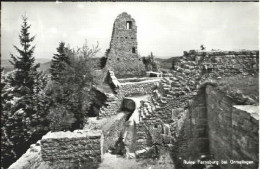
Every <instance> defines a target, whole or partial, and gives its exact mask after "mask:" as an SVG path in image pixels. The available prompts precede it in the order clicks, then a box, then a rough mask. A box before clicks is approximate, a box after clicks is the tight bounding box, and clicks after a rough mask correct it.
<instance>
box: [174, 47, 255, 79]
mask: <svg viewBox="0 0 260 169" xmlns="http://www.w3.org/2000/svg"><path fill="white" fill-rule="evenodd" d="M182 59H184V60H188V61H194V62H195V63H196V65H197V66H199V69H200V70H201V71H202V73H208V74H210V75H211V76H214V77H224V76H233V75H237V74H243V75H255V74H258V70H259V68H258V67H259V51H250V50H240V51H195V50H190V51H189V52H186V51H185V52H184V56H183V58H182ZM182 59H181V60H182ZM181 64H182V63H181V62H179V63H178V64H177V65H178V66H180V65H181Z"/></svg>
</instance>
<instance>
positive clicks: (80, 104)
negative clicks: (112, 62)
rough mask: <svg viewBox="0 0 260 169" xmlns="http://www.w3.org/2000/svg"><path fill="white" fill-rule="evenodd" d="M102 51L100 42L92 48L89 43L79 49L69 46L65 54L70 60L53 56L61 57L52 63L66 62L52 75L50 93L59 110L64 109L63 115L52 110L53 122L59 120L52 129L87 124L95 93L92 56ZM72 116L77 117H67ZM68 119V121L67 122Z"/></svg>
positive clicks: (70, 128) (72, 128) (77, 127)
mask: <svg viewBox="0 0 260 169" xmlns="http://www.w3.org/2000/svg"><path fill="white" fill-rule="evenodd" d="M98 51H99V48H98V44H97V46H93V47H92V48H89V47H88V45H87V43H85V44H84V45H83V46H82V47H81V48H78V49H76V50H74V49H69V48H66V52H64V55H65V57H67V58H68V62H64V61H63V60H59V61H57V60H56V59H53V60H52V61H57V62H55V63H52V65H55V64H56V65H59V62H62V63H63V64H64V66H63V67H62V68H61V69H59V71H58V69H56V70H57V73H56V74H59V76H57V78H53V79H52V82H51V85H50V87H49V91H48V95H49V96H50V97H51V99H52V107H53V108H54V107H55V109H54V110H58V111H57V113H63V115H55V114H54V113H50V116H49V117H48V118H49V119H50V122H51V123H52V124H53V122H54V121H53V120H52V119H55V118H56V119H57V120H58V121H55V123H56V124H57V125H55V126H54V125H52V127H51V128H52V130H55V131H56V130H74V129H79V128H82V127H83V122H84V118H85V117H86V114H87V110H88V108H89V107H90V103H91V100H92V96H93V95H92V94H91V92H90V88H91V86H92V83H93V77H92V70H93V66H95V65H94V64H93V60H92V59H91V58H93V57H94V56H95V55H96V53H97V52H98ZM55 56H56V55H55ZM61 111H63V112H61ZM72 115H73V116H72ZM54 116H55V117H54ZM68 117H71V118H75V121H73V120H71V121H66V119H67V118H68ZM65 122H66V124H64V123H65ZM69 123H70V124H71V125H69Z"/></svg>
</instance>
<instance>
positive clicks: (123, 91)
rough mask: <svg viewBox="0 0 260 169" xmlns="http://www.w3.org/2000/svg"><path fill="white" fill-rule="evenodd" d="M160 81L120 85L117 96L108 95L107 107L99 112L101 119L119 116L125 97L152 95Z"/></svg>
mask: <svg viewBox="0 0 260 169" xmlns="http://www.w3.org/2000/svg"><path fill="white" fill-rule="evenodd" d="M159 81H160V79H159V78H156V79H153V80H146V81H141V82H126V83H119V82H118V88H117V90H116V91H117V93H115V94H107V97H108V99H107V101H106V103H105V104H106V106H103V107H101V109H100V111H99V118H103V117H110V116H112V115H115V114H117V113H118V112H119V111H120V109H121V106H122V101H123V99H124V97H126V96H130V95H135V94H139V95H144V94H151V93H152V91H153V90H154V89H155V88H156V86H157V85H158V82H159Z"/></svg>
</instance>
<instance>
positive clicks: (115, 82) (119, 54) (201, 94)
mask: <svg viewBox="0 0 260 169" xmlns="http://www.w3.org/2000/svg"><path fill="white" fill-rule="evenodd" d="M136 31H137V27H136V24H135V21H134V19H133V18H131V16H130V15H128V14H127V13H125V12H124V13H122V14H120V15H119V16H118V17H117V19H116V20H115V23H114V28H113V33H112V39H111V43H110V49H109V51H108V58H107V62H106V66H105V69H104V70H103V71H104V72H105V71H108V72H105V73H107V76H108V80H107V81H108V82H107V83H108V84H109V85H107V86H105V87H106V88H111V90H102V87H104V86H99V87H100V88H98V87H97V86H94V87H93V88H95V90H96V91H97V93H98V94H99V95H97V97H96V104H97V105H98V106H97V107H98V108H97V109H96V110H97V112H98V113H97V117H94V118H89V119H88V121H87V122H86V125H85V127H84V129H83V131H77V132H79V133H76V134H75V135H76V136H77V137H76V136H73V134H71V133H69V136H67V137H65V138H58V137H57V136H56V135H57V134H59V133H52V134H48V137H47V138H46V136H45V137H43V139H42V140H41V143H39V144H38V146H36V147H37V148H35V146H31V148H30V149H29V150H33V151H35V152H37V154H36V153H35V154H36V155H35V159H32V160H30V163H29V162H28V163H27V164H24V166H26V165H28V166H31V167H30V168H33V169H39V168H40V167H37V166H39V165H43V164H44V165H46V166H53V164H52V163H53V161H54V162H55V161H60V160H63V161H62V163H64V164H63V165H64V166H62V168H66V166H67V168H72V167H71V166H69V164H70V165H72V164H73V163H75V161H76V162H77V163H76V164H80V163H83V164H84V163H86V165H89V164H92V163H93V165H94V166H96V165H98V164H97V163H100V161H101V164H102V161H104V160H106V159H105V158H103V157H104V156H103V155H104V154H108V153H110V152H111V151H112V150H113V149H115V150H114V151H115V152H120V153H122V152H123V154H124V155H125V156H126V157H128V158H142V159H147V158H154V159H155V158H160V159H161V158H164V157H167V156H169V154H170V156H171V159H172V160H173V163H174V164H171V165H170V167H168V168H176V169H191V168H192V167H194V166H192V164H187V165H186V164H185V165H184V160H186V161H187V160H193V161H197V160H202V158H201V157H203V158H204V157H206V158H207V160H212V161H214V160H217V161H221V160H223V159H225V160H235V161H239V160H246V161H252V164H250V165H247V164H241V165H240V164H232V165H231V164H230V163H229V164H225V165H215V166H213V167H215V168H211V169H227V168H228V169H239V168H240V169H241V168H243V169H255V168H257V167H258V163H259V160H258V158H259V154H258V146H259V136H258V135H259V132H258V129H259V125H258V124H259V115H258V111H259V104H258V102H259V98H258V96H255V95H254V94H253V93H250V92H247V90H245V89H244V86H243V85H244V84H242V83H241V84H236V85H234V82H238V81H241V79H242V81H247V80H248V81H249V82H250V81H255V80H256V79H257V80H258V71H259V70H258V67H259V51H253V50H251V51H250V50H240V51H195V50H190V51H188V52H184V56H182V57H180V59H179V60H178V62H176V65H175V67H174V69H173V70H171V72H170V73H164V74H163V77H154V78H148V77H143V78H122V77H129V76H130V77H131V76H141V75H142V74H143V73H144V70H145V69H144V65H143V63H142V60H141V59H140V58H139V56H138V53H137V51H138V50H137V40H136ZM232 85H233V86H235V87H232ZM250 85H251V84H250ZM252 88H253V89H255V90H257V91H258V88H257V87H255V86H252ZM96 129H98V132H96V133H95V135H94V136H93V135H92V134H89V133H92V132H93V131H94V130H96ZM85 130H89V131H90V132H88V133H87V134H86V133H85ZM100 130H101V131H100ZM64 140H66V141H64ZM120 141H121V143H122V142H123V143H124V144H121V145H124V146H122V147H120V146H118V145H120ZM57 142H58V143H59V144H56V143H57ZM75 142H76V144H75ZM35 149H37V150H35ZM29 150H28V152H26V154H25V155H24V156H22V157H21V159H23V158H26V157H27V156H29V155H30V154H32V153H33V151H29ZM123 150H125V151H123ZM68 152H70V154H69V155H68V154H67V153H68ZM55 153H56V154H61V155H60V156H58V155H53V154H55ZM79 156H80V157H79ZM30 158H31V157H30ZM109 160H110V159H109ZM204 160H205V159H204ZM26 161H29V160H26ZM78 161H79V162H78ZM93 161H94V162H93ZM20 163H21V162H19V160H18V161H17V162H16V163H14V164H13V165H12V166H11V167H10V169H17V168H19V167H21V166H19V164H20ZM67 164H68V165H67ZM76 164H75V165H76ZM32 165H33V166H36V167H32ZM59 165H60V164H59ZM73 165H74V164H73ZM165 165H167V164H166V163H162V166H159V167H158V166H157V168H167V167H165ZM17 166H19V167H17ZM204 167H206V166H204ZM207 167H210V166H207ZM50 168H51V167H50ZM54 168H55V167H54ZM78 168H80V167H78ZM96 168H98V166H96Z"/></svg>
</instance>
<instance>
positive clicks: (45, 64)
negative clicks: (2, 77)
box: [1, 58, 100, 73]
mask: <svg viewBox="0 0 260 169" xmlns="http://www.w3.org/2000/svg"><path fill="white" fill-rule="evenodd" d="M35 62H36V63H40V68H39V69H38V70H40V71H43V72H45V73H49V69H50V67H51V59H45V58H39V59H37V58H36V59H35ZM92 64H94V65H95V69H100V58H93V62H92ZM1 68H4V71H5V72H10V71H12V70H13V65H12V64H11V63H10V62H9V60H8V59H2V60H1Z"/></svg>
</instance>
